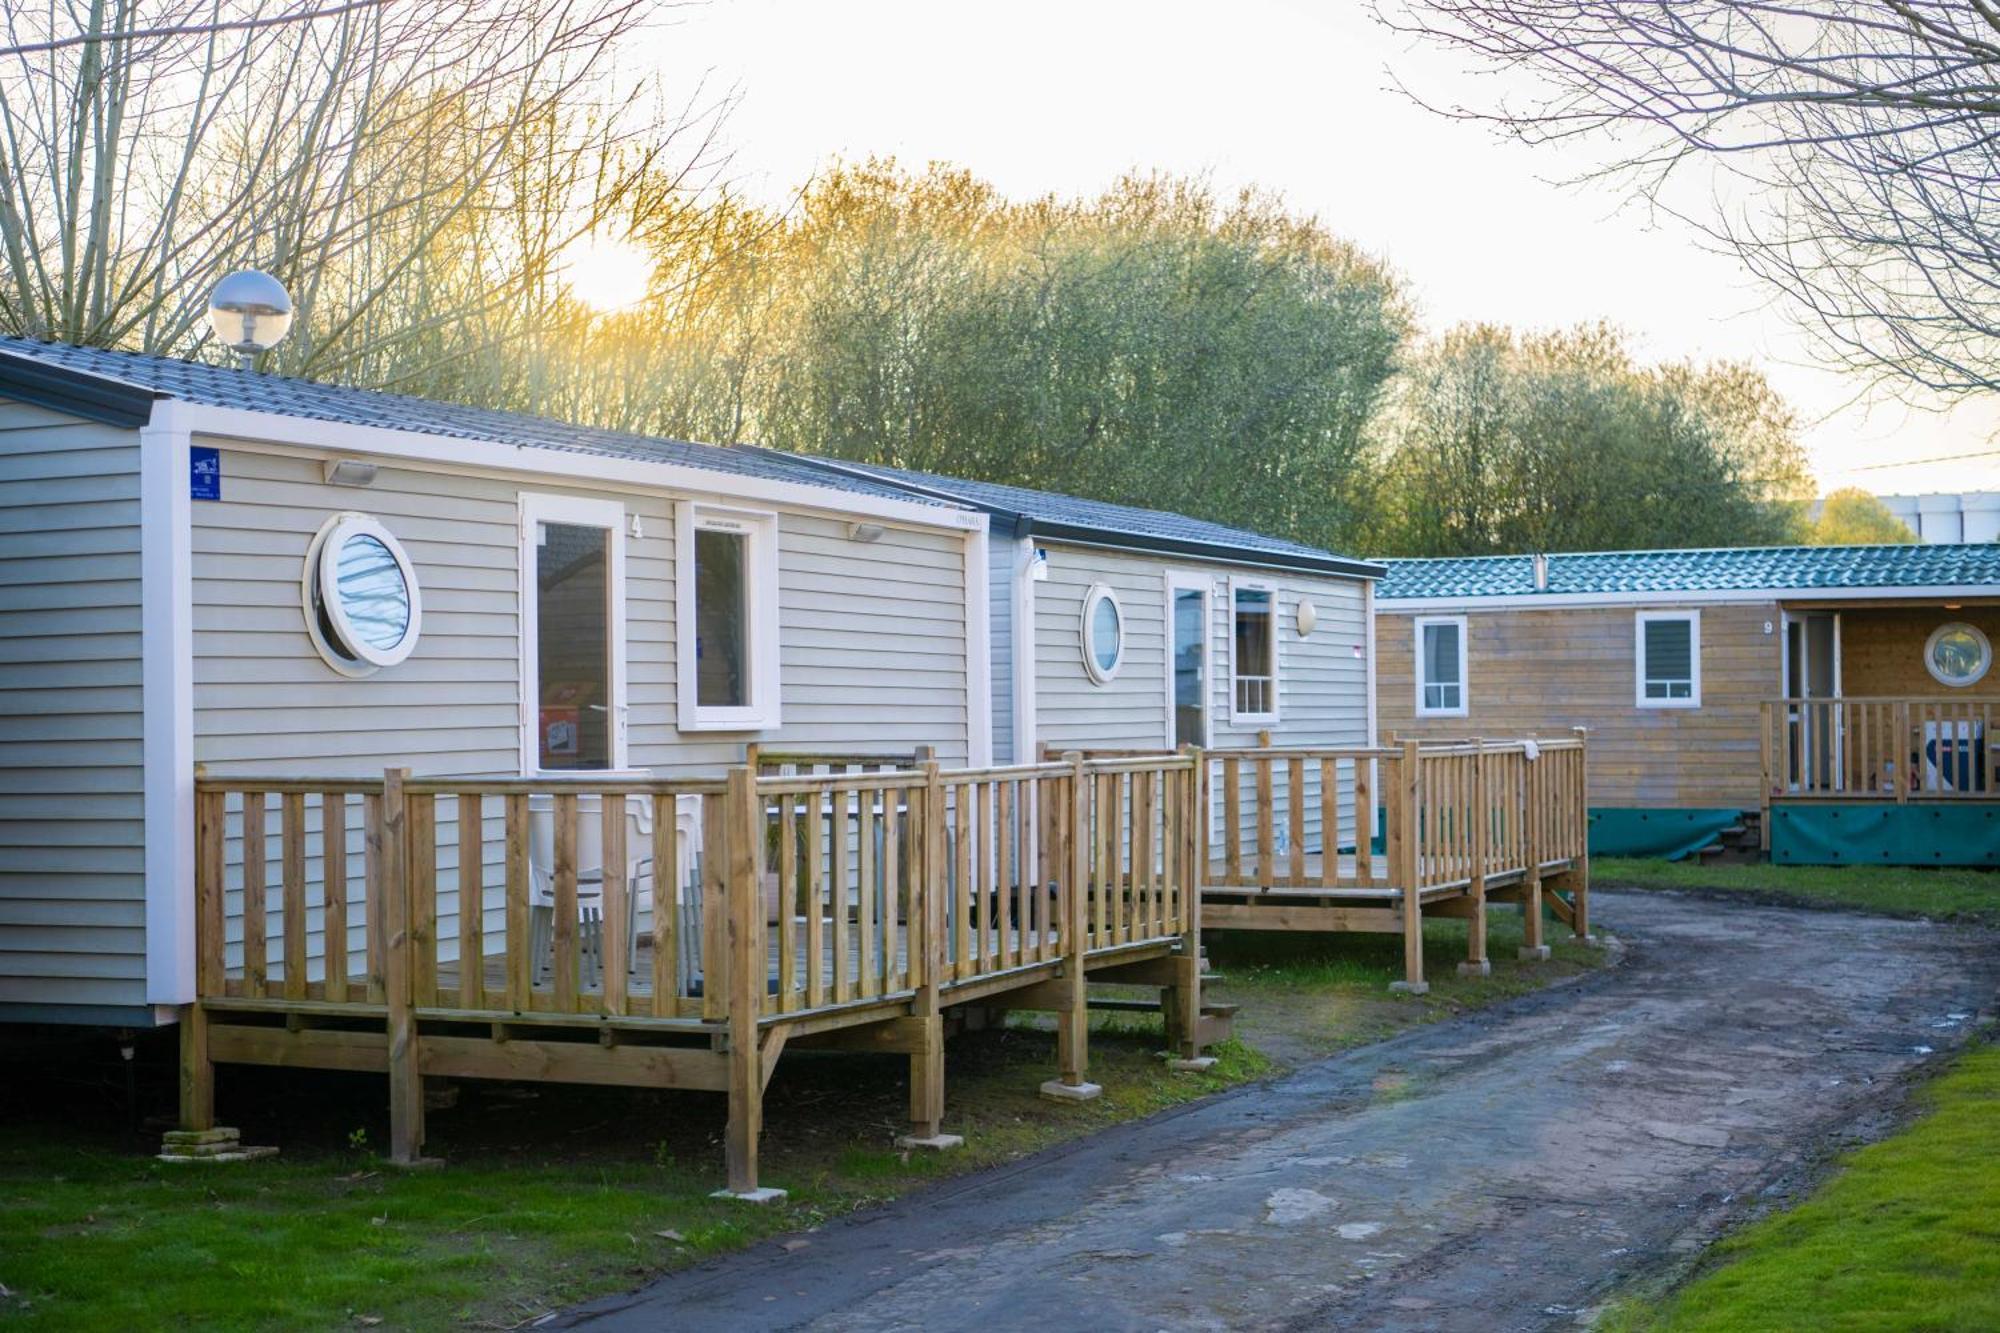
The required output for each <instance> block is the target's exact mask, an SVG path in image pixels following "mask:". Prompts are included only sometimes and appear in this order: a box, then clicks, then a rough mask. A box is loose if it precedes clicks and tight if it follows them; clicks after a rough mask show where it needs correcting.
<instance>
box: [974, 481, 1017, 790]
mask: <svg viewBox="0 0 2000 1333" xmlns="http://www.w3.org/2000/svg"><path fill="white" fill-rule="evenodd" d="M982 517H983V515H982ZM986 543H987V537H986V526H985V525H984V524H981V525H980V526H979V527H977V528H975V529H973V530H972V531H971V532H968V533H966V534H965V543H964V546H963V548H962V550H963V554H964V557H965V750H966V759H967V762H968V763H969V764H970V765H971V766H972V767H973V768H988V767H990V766H991V765H992V763H993V612H992V606H991V599H992V594H991V592H990V590H989V589H988V587H987V580H988V579H989V578H991V577H992V571H991V570H990V569H989V568H988V567H987V563H986V561H987V555H988V551H987V544H986ZM1016 762H1019V760H1018V757H1017V759H1016Z"/></svg>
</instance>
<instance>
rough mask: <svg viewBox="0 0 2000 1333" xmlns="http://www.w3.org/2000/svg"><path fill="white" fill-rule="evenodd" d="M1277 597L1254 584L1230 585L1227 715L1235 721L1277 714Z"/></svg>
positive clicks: (1265, 718)
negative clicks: (1230, 611)
mask: <svg viewBox="0 0 2000 1333" xmlns="http://www.w3.org/2000/svg"><path fill="white" fill-rule="evenodd" d="M1277 603H1278V597H1277V593H1275V592H1274V591H1273V590H1271V589H1270V588H1267V587H1260V586H1258V585H1256V584H1240V583H1232V584H1231V585H1230V604H1231V606H1232V608H1233V614H1232V615H1231V618H1230V619H1231V630H1230V638H1229V676H1230V684H1231V697H1230V703H1231V710H1230V711H1231V715H1232V717H1233V720H1235V721H1238V722H1269V721H1274V720H1275V719H1276V718H1277V716H1278V606H1277Z"/></svg>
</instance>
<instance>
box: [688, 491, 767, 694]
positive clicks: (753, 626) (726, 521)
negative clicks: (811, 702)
mask: <svg viewBox="0 0 2000 1333" xmlns="http://www.w3.org/2000/svg"><path fill="white" fill-rule="evenodd" d="M675 517H676V522H675V524H674V654H675V659H674V660H675V662H676V663H677V670H676V672H675V675H676V680H677V684H676V693H677V694H678V695H679V702H680V708H679V714H680V729H681V730H682V731H767V730H770V729H772V728H775V727H777V726H778V725H779V724H780V718H781V716H782V709H781V707H780V698H779V691H780V689H781V680H780V674H779V670H778V516H777V514H776V513H774V512H772V511H771V510H767V509H741V508H737V507H735V506H731V505H718V504H704V503H700V502H698V501H693V500H683V501H682V502H681V503H680V504H679V505H678V506H676V508H675ZM704 528H706V529H709V530H711V531H719V532H734V533H741V534H743V535H744V536H745V537H746V538H747V543H746V545H745V547H744V595H745V597H746V599H747V600H748V602H749V618H750V623H749V624H748V625H747V626H745V630H746V632H747V634H748V638H749V642H748V644H747V647H748V650H749V657H750V662H749V669H750V702H749V703H748V704H747V705H743V706H741V707H730V708H719V707H714V706H707V707H704V706H703V705H702V704H701V703H700V700H699V691H698V689H697V687H696V663H695V578H694V545H695V542H694V535H695V533H697V532H699V531H701V530H702V529H704Z"/></svg>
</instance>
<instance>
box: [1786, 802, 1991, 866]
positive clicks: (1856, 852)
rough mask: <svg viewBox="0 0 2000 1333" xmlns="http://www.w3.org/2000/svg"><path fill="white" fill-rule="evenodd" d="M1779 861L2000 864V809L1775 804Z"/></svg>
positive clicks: (1986, 805)
mask: <svg viewBox="0 0 2000 1333" xmlns="http://www.w3.org/2000/svg"><path fill="white" fill-rule="evenodd" d="M1771 860H1772V861H1773V862H1775V863H1777V864H1779V865H1819V866H1838V865H1863V864H1868V865H1895V866H2000V805H1996V804H1995V803H1993V802H1990V801H1981V802H1980V803H1978V804H1976V805H1972V804H1967V805H1948V804H1944V803H1934V804H1923V805H1895V804H1893V803H1885V802H1864V803H1856V804H1852V805H1849V804H1839V805H1834V804H1827V803H1823V802H1817V801H1816V802H1812V803H1810V804H1806V803H1803V802H1801V803H1797V804H1791V805H1773V806H1772V807H1771Z"/></svg>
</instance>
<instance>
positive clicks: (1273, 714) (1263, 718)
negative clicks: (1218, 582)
mask: <svg viewBox="0 0 2000 1333" xmlns="http://www.w3.org/2000/svg"><path fill="white" fill-rule="evenodd" d="M1239 591H1241V592H1268V593H1270V594H1271V707H1270V709H1269V710H1268V711H1266V712H1262V713H1252V712H1245V711H1244V710H1242V709H1239V708H1238V707H1237V706H1236V696H1237V691H1236V682H1237V680H1238V679H1239V677H1238V675H1237V671H1236V594H1237V593H1238V592H1239ZM1283 600H1284V599H1283V596H1282V595H1281V593H1280V592H1279V589H1278V585H1277V584H1275V583H1272V582H1270V581H1268V580H1265V579H1247V578H1239V577H1237V576H1235V575H1232V576H1230V579H1229V720H1230V721H1231V722H1233V723H1238V724H1245V725H1251V726H1265V725H1268V724H1270V723H1273V722H1276V721H1277V720H1278V709H1279V703H1280V699H1279V691H1280V689H1281V687H1282V682H1283V679H1284V668H1285V645H1284V634H1283V631H1282V620H1283V609H1284V608H1283V606H1282V605H1281V603H1282V602H1283Z"/></svg>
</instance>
